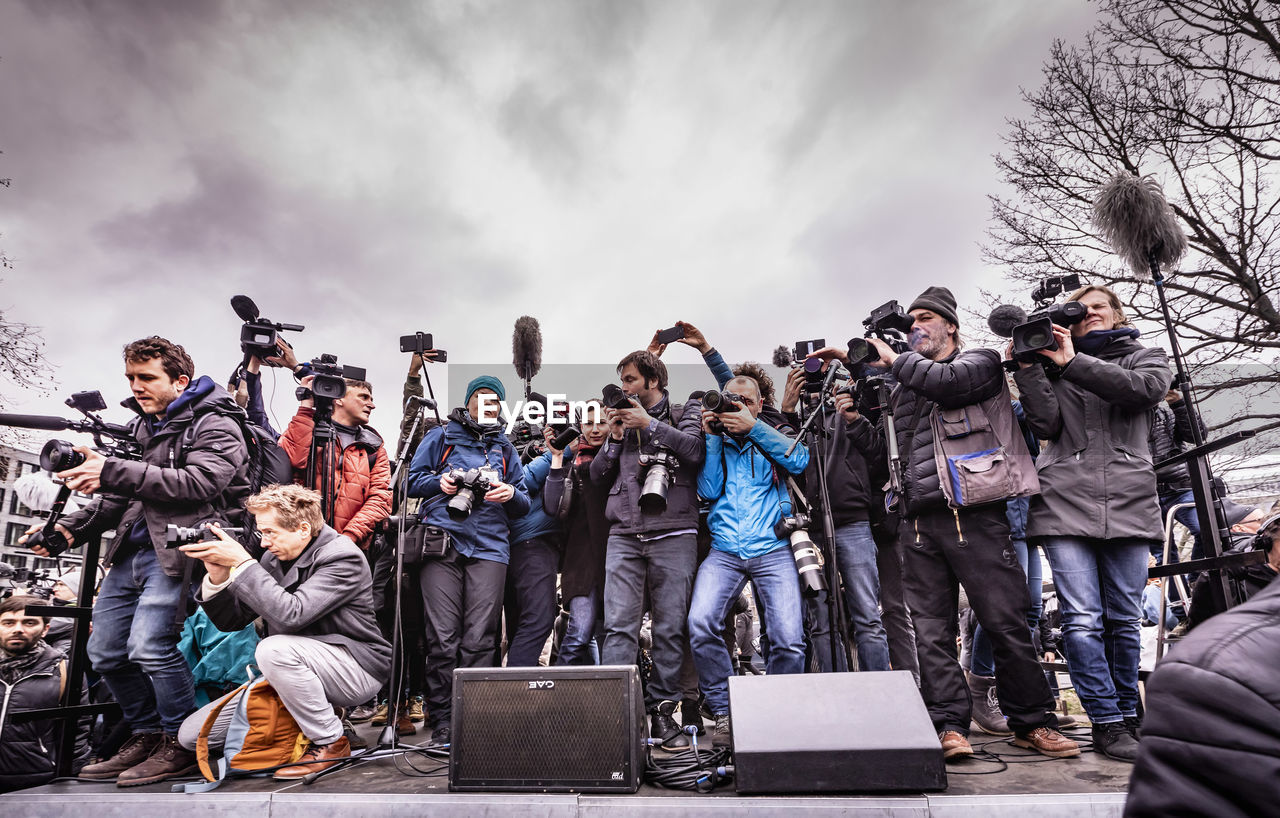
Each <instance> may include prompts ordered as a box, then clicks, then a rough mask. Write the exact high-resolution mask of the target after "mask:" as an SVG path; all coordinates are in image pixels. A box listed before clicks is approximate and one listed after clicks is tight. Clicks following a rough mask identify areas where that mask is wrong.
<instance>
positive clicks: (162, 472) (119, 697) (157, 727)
mask: <svg viewBox="0 0 1280 818" xmlns="http://www.w3.org/2000/svg"><path fill="white" fill-rule="evenodd" d="M124 362H125V377H126V378H128V380H129V385H130V387H131V388H132V391H133V397H132V398H130V399H129V400H127V401H125V404H124V405H125V406H126V407H127V408H129V409H132V410H133V411H134V412H136V413H137V414H138V417H137V418H136V419H135V420H134V421H133V423H132V425H131V427H130V428H131V430H132V432H133V435H134V437H135V438H137V440H138V442H139V444H141V446H142V458H141V460H126V459H123V458H118V457H103V456H102V455H101V454H99V453H98V452H95V451H93V450H92V449H89V448H87V447H85V446H78V447H76V451H77V452H80V453H81V454H83V455H84V458H85V459H84V462H83V463H82V464H81V465H79V466H76V467H75V468H73V469H68V470H67V471H63V472H59V473H58V475H57V476H58V478H59V479H61V480H62V481H63V482H65V484H66V485H67V486H68V487H69V488H71V489H72V490H73V491H79V492H82V493H84V494H90V495H96V496H95V499H94V501H93V502H92V503H90V504H89V505H88V506H87V507H86V508H84V509H81V510H80V511H78V512H76V513H75V514H72V515H69V516H67V517H65V518H63V521H62V523H61V524H59V526H58V530H59V531H60V532H61V533H62V535H63V536H64V537H66V538H67V541H68V542H69V543H71V545H72V546H76V545H79V544H80V543H82V542H84V541H86V540H89V539H91V538H94V537H97V536H99V535H101V534H102V533H104V532H106V531H107V530H108V529H111V528H115V537H114V538H113V539H112V540H111V541H110V543H109V544H108V545H107V546H106V549H105V552H104V553H103V560H104V561H105V562H106V563H107V564H109V565H110V566H111V570H110V571H109V572H108V573H107V577H106V579H105V580H103V583H102V589H101V591H100V593H99V595H98V601H97V603H96V604H95V605H94V608H93V632H92V634H91V635H90V637H89V644H88V653H89V660H90V662H91V663H92V665H93V669H94V670H95V671H96V672H98V673H100V674H102V677H103V679H104V680H105V681H106V683H107V687H108V688H109V689H110V690H111V693H112V695H113V696H114V697H115V700H116V701H117V702H119V704H120V709H121V711H122V712H123V715H124V721H125V722H126V723H128V725H129V727H130V728H131V730H132V733H133V735H132V736H131V737H130V739H129V740H128V741H126V742H125V744H124V746H122V747H121V748H120V751H119V752H117V753H116V754H115V755H114V756H112V757H111V758H109V759H106V760H105V761H101V762H98V763H96V764H90V765H89V766H87V767H85V768H84V769H83V770H81V771H80V777H81V778H89V779H94V780H111V779H116V781H117V783H118V784H119V785H120V786H137V785H140V784H148V783H152V782H155V781H161V780H164V779H165V778H171V777H174V776H177V775H182V774H184V773H186V772H188V771H190V770H193V769H195V755H194V754H193V753H190V752H187V751H186V750H184V749H182V747H180V746H179V745H178V741H177V736H178V729H179V728H180V727H181V726H182V720H183V719H184V718H186V716H187V715H188V714H189V713H191V711H193V710H195V687H194V685H193V684H192V677H191V668H190V667H188V666H187V662H186V660H185V659H184V658H183V657H182V653H181V652H180V651H179V650H178V636H179V633H180V631H181V624H182V620H183V619H184V618H185V616H186V605H187V600H188V598H189V596H188V592H189V586H190V584H191V580H192V576H193V572H194V570H195V563H194V562H193V561H192V560H190V559H189V558H187V557H185V556H183V555H182V554H181V553H180V552H178V551H176V550H173V549H169V548H165V527H166V526H167V525H179V526H194V525H198V524H199V523H203V522H206V521H208V520H216V519H225V512H226V510H228V509H233V508H238V507H239V505H240V503H241V502H243V499H244V497H245V495H247V494H248V478H247V476H246V469H245V464H246V462H247V459H248V451H247V449H246V448H245V443H244V439H243V438H242V437H241V432H240V425H239V423H238V422H237V421H236V419H235V417H234V416H236V415H240V414H242V410H241V409H240V407H239V406H237V405H236V403H235V400H234V399H233V398H232V397H231V396H230V395H229V394H227V392H226V390H224V389H223V388H222V387H220V386H218V385H217V384H215V383H214V382H213V380H212V379H211V378H209V376H207V375H205V376H202V377H200V378H196V377H195V365H194V364H193V363H192V361H191V356H189V355H188V354H187V352H186V350H184V349H183V348H182V347H181V346H179V345H177V344H174V343H172V342H171V341H168V340H166V339H164V338H160V337H158V336H152V337H150V338H143V339H141V340H139V341H134V342H133V343H131V344H129V345H128V346H126V347H125V348H124ZM38 528H39V526H33V527H32V528H31V529H30V530H29V531H28V535H29V534H31V533H34V531H35V530H37V529H38ZM33 550H35V551H36V553H37V554H44V553H47V552H45V549H44V548H43V547H39V546H37V547H36V548H35V549H33ZM149 761H150V762H152V763H147V762H149ZM144 764H145V765H146V771H147V774H146V775H143V776H138V775H124V774H125V773H126V772H128V771H130V770H131V769H133V768H136V767H141V766H143V765H144ZM121 776H123V777H121Z"/></svg>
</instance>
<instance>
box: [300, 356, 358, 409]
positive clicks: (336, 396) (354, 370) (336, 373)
mask: <svg viewBox="0 0 1280 818" xmlns="http://www.w3.org/2000/svg"><path fill="white" fill-rule="evenodd" d="M311 372H312V374H313V375H314V376H315V377H314V379H313V380H312V381H311V388H310V389H307V388H306V387H304V386H300V387H298V390H297V391H298V400H302V399H304V398H305V397H306V396H307V394H308V393H310V394H312V395H314V396H315V397H316V398H317V399H319V400H341V399H342V397H343V396H344V395H346V394H347V381H348V380H352V381H363V380H365V377H366V373H365V370H364V369H362V368H361V367H358V366H344V365H341V364H339V363H338V356H337V355H330V354H328V353H326V354H324V355H321V356H320V357H318V358H312V359H311Z"/></svg>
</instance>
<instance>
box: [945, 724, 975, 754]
mask: <svg viewBox="0 0 1280 818" xmlns="http://www.w3.org/2000/svg"><path fill="white" fill-rule="evenodd" d="M938 741H940V742H942V757H943V758H954V757H956V756H971V755H973V747H972V746H971V745H970V744H969V739H967V738H965V737H964V736H962V735H960V734H959V733H957V732H956V731H955V730H943V731H942V732H941V733H939V734H938Z"/></svg>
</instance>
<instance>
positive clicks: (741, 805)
mask: <svg viewBox="0 0 1280 818" xmlns="http://www.w3.org/2000/svg"><path fill="white" fill-rule="evenodd" d="M377 732H378V731H377V729H376V728H371V727H369V726H367V725H366V726H363V727H362V728H361V730H360V733H361V735H362V736H365V737H367V738H370V739H374V738H376V736H377ZM1068 732H1069V734H1072V735H1073V737H1076V738H1077V739H1078V740H1081V742H1082V745H1083V744H1085V743H1087V741H1088V736H1089V731H1088V729H1087V728H1085V729H1083V730H1075V731H1068ZM970 740H971V741H972V743H973V745H974V747H975V749H979V750H984V749H985V750H986V751H989V752H992V753H994V754H996V755H998V756H999V757H1000V758H1001V759H1002V760H1003V761H1004V762H1005V763H1006V764H1007V768H1006V769H1001V766H1002V765H1001V764H999V763H996V762H994V761H988V760H983V759H981V758H979V757H975V758H972V759H969V760H965V761H960V762H952V763H948V764H947V782H948V785H947V789H946V791H945V792H940V793H916V794H911V793H905V794H898V795H813V796H809V795H775V796H754V795H753V796H740V795H738V794H737V793H735V792H734V789H733V787H732V786H731V785H730V786H725V787H722V788H720V789H717V790H716V791H715V792H713V793H710V794H706V795H701V794H697V793H691V792H684V791H677V790H664V789H660V788H658V787H653V786H649V785H647V784H646V785H643V786H641V788H640V791H639V792H638V793H636V794H635V795H592V794H572V793H569V794H547V795H540V794H539V795H530V794H523V793H493V794H489V793H450V792H449V785H448V778H447V765H441V764H437V763H435V762H432V761H431V760H429V759H426V758H425V757H423V756H420V755H416V756H414V757H413V763H414V765H415V766H417V767H419V768H421V769H422V770H431V769H432V768H438V769H437V770H436V774H435V775H433V776H423V775H421V774H414V775H405V774H404V773H403V772H401V770H404V771H408V772H413V771H412V770H409V767H408V764H407V763H406V761H405V760H404V759H400V760H399V767H400V769H399V770H398V769H397V765H396V761H395V760H392V759H380V760H374V761H365V762H361V763H359V764H356V765H353V766H352V767H350V768H348V769H347V770H344V771H342V772H339V773H337V774H335V775H331V776H329V777H327V778H323V779H321V780H319V781H317V782H316V783H314V784H312V785H304V784H301V783H288V782H280V781H271V780H270V779H251V780H246V781H236V782H233V783H229V784H226V785H224V786H223V787H221V788H220V789H218V790H216V791H215V792H210V793H204V794H197V795H182V794H174V793H171V792H170V791H169V784H168V783H165V784H157V785H153V786H149V787H139V788H135V789H120V788H117V787H116V786H115V785H114V784H113V783H101V782H80V781H60V782H54V783H52V784H49V785H46V786H43V787H36V788H34V789H29V790H23V791H20V792H15V793H9V794H6V795H0V815H13V816H22V818H71V817H72V816H74V818H81V817H82V816H92V818H172V817H173V816H175V815H178V816H193V817H194V816H222V815H225V816H236V817H237V818H241V816H243V818H318V816H325V817H326V818H328V816H369V818H398V817H399V816H405V817H406V818H408V816H415V818H416V817H417V816H485V817H487V816H508V815H534V816H539V818H650V816H652V818H659V817H661V818H669V816H672V815H686V814H695V813H697V814H709V815H723V816H726V818H728V816H734V817H735V818H737V816H743V818H763V816H774V815H787V816H794V815H801V816H803V815H813V816H823V818H829V817H830V816H839V815H856V816H875V815H889V816H917V817H918V818H923V816H947V817H948V818H988V817H989V816H1002V815H1008V816H1025V815H1027V814H1031V813H1032V812H1034V814H1035V815H1036V816H1037V818H1058V816H1062V818H1068V816H1069V817H1070V818H1085V817H1087V818H1101V816H1119V815H1120V814H1121V813H1122V811H1123V807H1124V798H1125V790H1126V788H1127V786H1128V781H1129V773H1130V772H1131V770H1132V769H1133V768H1132V766H1131V765H1128V764H1122V763H1119V762H1115V761H1111V760H1110V759H1107V758H1104V757H1102V756H1101V755H1099V754H1096V753H1093V752H1090V751H1087V750H1086V752H1085V753H1084V754H1083V755H1082V756H1081V757H1080V758H1074V759H1044V758H1043V757H1042V756H1039V755H1036V754H1034V753H1031V752H1029V751H1026V750H1021V749H1019V748H1016V747H1013V746H1012V745H1011V744H1010V743H1009V742H1008V741H1005V740H1001V739H997V738H993V737H990V736H986V735H984V734H982V733H974V734H972V735H971V736H970ZM406 741H407V743H410V744H413V743H425V741H426V731H425V730H422V731H421V732H420V734H419V735H417V736H409V737H406Z"/></svg>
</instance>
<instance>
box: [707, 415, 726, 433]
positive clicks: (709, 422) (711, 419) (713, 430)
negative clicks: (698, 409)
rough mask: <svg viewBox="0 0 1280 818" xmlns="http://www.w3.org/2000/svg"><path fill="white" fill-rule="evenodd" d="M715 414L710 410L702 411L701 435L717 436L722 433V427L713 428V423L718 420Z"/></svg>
mask: <svg viewBox="0 0 1280 818" xmlns="http://www.w3.org/2000/svg"><path fill="white" fill-rule="evenodd" d="M719 417H720V416H719V415H717V414H716V413H715V412H712V411H711V410H710V409H703V410H702V433H703V434H706V435H718V434H720V433H722V432H723V431H724V427H719V426H713V425H712V424H713V423H714V421H715V420H716V419H717V418H719Z"/></svg>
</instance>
